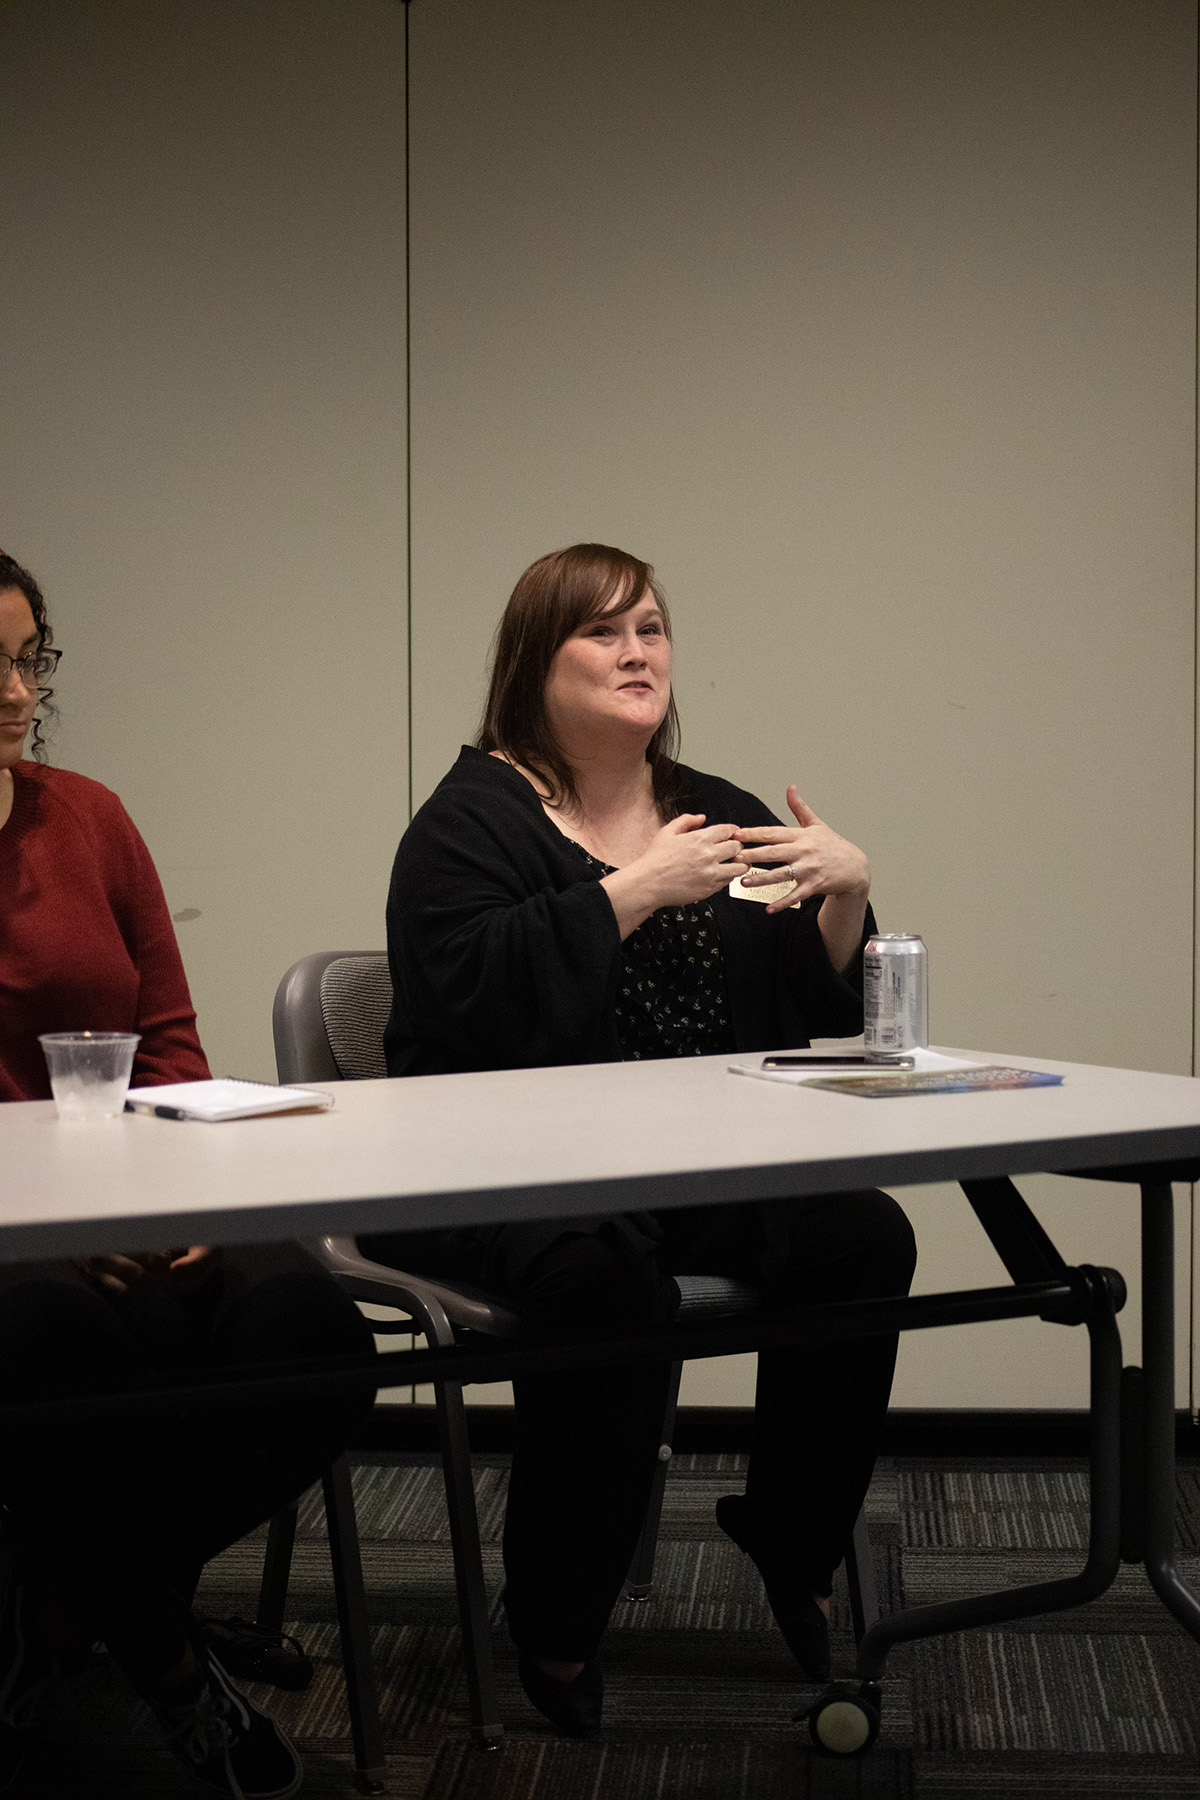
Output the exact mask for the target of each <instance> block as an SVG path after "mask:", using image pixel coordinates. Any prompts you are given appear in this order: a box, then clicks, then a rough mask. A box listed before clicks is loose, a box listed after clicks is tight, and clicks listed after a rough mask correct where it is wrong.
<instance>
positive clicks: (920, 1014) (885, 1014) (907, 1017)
mask: <svg viewBox="0 0 1200 1800" xmlns="http://www.w3.org/2000/svg"><path fill="white" fill-rule="evenodd" d="M863 1013H864V1030H863V1048H864V1049H865V1050H866V1051H867V1052H868V1054H869V1053H870V1052H871V1051H872V1050H874V1051H879V1052H886V1053H891V1052H892V1051H895V1050H923V1049H924V1048H925V1046H926V1045H927V1044H928V1042H929V958H928V957H927V956H926V954H925V945H924V943H923V942H922V940H921V939H920V938H919V937H917V936H916V934H915V933H911V932H899V931H897V932H885V933H883V934H881V935H880V936H879V937H873V938H869V939H868V940H867V947H866V949H865V950H864V951H863Z"/></svg>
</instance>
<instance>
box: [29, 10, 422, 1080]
mask: <svg viewBox="0 0 1200 1800" xmlns="http://www.w3.org/2000/svg"><path fill="white" fill-rule="evenodd" d="M0 64H2V66H3V71H4V103H3V109H2V113H0V154H2V157H3V163H2V168H0V242H2V244H3V259H4V265H3V266H4V273H3V280H2V281H0V345H2V346H3V356H4V365H3V389H2V401H3V411H2V416H3V433H2V439H0V543H3V544H4V546H5V548H6V549H8V550H9V551H10V552H11V553H12V554H15V555H16V556H18V557H19V558H20V559H21V560H23V561H25V562H27V563H28V565H29V566H30V567H31V568H32V569H33V570H34V571H35V573H36V574H37V575H38V576H39V578H40V580H41V582H42V585H43V588H44V589H45V592H46V595H47V598H48V601H49V604H50V607H51V611H52V618H53V622H54V626H55V632H56V635H57V639H58V642H59V643H60V644H61V645H62V647H63V650H64V657H63V662H62V668H61V672H60V681H59V695H60V699H61V704H62V724H61V728H60V730H59V732H58V734H57V738H56V741H55V758H56V760H58V761H60V762H61V763H63V764H65V765H67V766H68V767H72V768H77V769H81V770H83V771H84V772H85V773H87V774H90V775H94V776H96V777H97V778H98V779H99V780H101V781H104V782H107V783H108V784H109V785H110V786H112V787H114V788H115V789H116V790H117V791H118V792H119V793H120V794H121V796H122V798H123V799H124V801H125V803H126V805H127V806H128V808H129V810H130V812H131V813H132V814H133V817H134V819H135V820H136V821H137V823H138V825H139V826H140V828H141V830H142V832H143V834H144V835H145V837H146V839H147V841H148V843H149V845H150V848H151V851H152V852H153V854H154V857H155V860H156V861H157V863H158V867H159V870H160V872H161V874H162V877H163V882H164V885H165V887H166V891H167V897H168V900H169V902H170V904H171V908H172V911H173V912H174V913H175V915H176V918H177V920H178V921H179V922H178V924H177V930H178V934H179V940H180V944H181V947H182V949H183V953H184V957H185V960H186V963H187V968H188V974H189V976H190V979H191V983H192V991H193V994H194V996H195V999H196V1002H197V1006H198V1009H199V1015H200V1028H201V1033H202V1035H203V1038H204V1042H205V1045H206V1047H207V1049H208V1051H209V1055H210V1058H211V1060H212V1061H213V1063H214V1066H215V1067H217V1068H218V1069H219V1070H220V1071H221V1072H225V1073H229V1074H238V1075H251V1076H264V1077H269V1078H271V1079H274V1056H273V1053H272V1049H271V1033H270V1008H271V996H272V994H273V992H274V988H275V984H276V982H277V980H278V978H279V976H280V975H281V974H282V972H283V970H284V969H285V968H286V967H287V966H288V964H289V963H291V962H292V961H294V960H295V958H296V957H297V956H300V955H303V954H304V953H305V952H307V951H309V950H313V949H318V948H322V947H329V948H332V947H337V946H344V947H358V946H361V945H371V944H375V943H378V942H380V941H381V934H382V926H381V911H382V899H381V896H382V894H383V891H384V888H385V886H386V881H387V872H388V869H389V866H390V861H391V855H392V852H393V851H394V849H395V840H396V838H397V837H398V835H399V832H400V830H401V828H402V825H403V822H404V818H405V816H406V810H407V721H406V702H405V685H406V677H405V655H406V638H407V592H406V582H407V570H406V560H407V558H406V543H405V535H406V517H405V504H406V499H405V489H406V465H405V313H404V308H405V260H404V15H403V11H402V10H401V8H399V7H398V6H396V5H395V4H394V3H393V0H104V4H103V5H97V4H95V0H53V3H52V4H51V5H46V4H45V3H44V0H3V4H0Z"/></svg>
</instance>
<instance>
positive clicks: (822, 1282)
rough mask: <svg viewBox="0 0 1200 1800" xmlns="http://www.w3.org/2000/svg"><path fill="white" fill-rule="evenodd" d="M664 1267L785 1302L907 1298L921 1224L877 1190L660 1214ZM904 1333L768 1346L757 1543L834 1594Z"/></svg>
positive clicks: (750, 1478)
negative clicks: (741, 1282)
mask: <svg viewBox="0 0 1200 1800" xmlns="http://www.w3.org/2000/svg"><path fill="white" fill-rule="evenodd" d="M662 1223H663V1227H664V1231H665V1234H666V1235H665V1241H664V1243H663V1245H662V1246H661V1249H660V1253H659V1254H660V1261H662V1262H663V1263H664V1265H665V1266H666V1267H668V1268H671V1269H672V1270H673V1271H674V1272H675V1273H677V1274H686V1273H696V1274H700V1273H706V1274H731V1275H739V1276H741V1277H743V1278H744V1279H745V1280H748V1281H750V1282H752V1283H754V1284H755V1285H757V1286H758V1287H759V1288H760V1289H761V1291H762V1292H763V1295H764V1298H765V1299H767V1300H769V1301H770V1302H771V1303H772V1304H773V1305H784V1304H788V1303H791V1302H794V1303H795V1304H796V1305H797V1306H811V1305H819V1304H823V1303H828V1302H832V1301H836V1300H859V1299H872V1298H879V1297H883V1296H886V1295H891V1294H906V1293H907V1292H908V1289H909V1286H910V1285H911V1282H912V1277H913V1271H914V1269H915V1267H916V1244H915V1241H914V1238H913V1233H912V1227H911V1226H910V1225H909V1222H908V1220H907V1218H906V1217H905V1215H904V1212H903V1211H902V1209H901V1208H900V1206H899V1205H898V1204H897V1203H896V1201H895V1200H893V1199H892V1198H891V1196H890V1195H889V1194H885V1193H882V1192H881V1191H880V1190H879V1189H876V1188H871V1189H865V1190H862V1191H859V1192H855V1193H849V1194H831V1195H815V1196H812V1197H809V1198H805V1199H794V1200H786V1201H760V1202H755V1203H752V1204H751V1205H749V1206H722V1207H713V1208H692V1209H688V1210H687V1211H686V1212H685V1213H682V1214H680V1215H679V1216H678V1218H676V1217H674V1216H673V1215H671V1214H665V1213H664V1214H663V1215H662ZM897 1341H898V1340H897V1338H896V1336H895V1334H894V1333H893V1334H891V1335H889V1336H887V1337H876V1338H860V1339H858V1340H856V1341H850V1342H841V1343H836V1344H829V1345H823V1344H814V1345H806V1346H802V1347H797V1348H795V1349H791V1348H781V1349H774V1350H763V1351H760V1352H759V1358H758V1385H757V1390H756V1394H755V1407H754V1433H753V1438H752V1442H751V1453H750V1466H749V1471H748V1474H747V1479H746V1497H747V1500H748V1502H749V1505H750V1510H751V1516H752V1519H753V1528H754V1531H755V1535H756V1536H760V1537H761V1538H763V1539H765V1540H766V1541H769V1542H770V1543H771V1544H772V1545H773V1546H775V1547H776V1549H777V1550H783V1551H785V1552H786V1554H788V1555H794V1557H795V1559H796V1564H797V1572H798V1574H799V1575H800V1576H801V1577H802V1578H803V1579H804V1580H805V1581H806V1582H808V1583H809V1584H810V1585H811V1587H812V1590H813V1591H814V1592H815V1593H828V1592H829V1589H830V1587H831V1585H832V1579H833V1571H834V1569H835V1568H836V1567H837V1566H838V1564H839V1563H840V1562H841V1561H842V1559H843V1557H844V1556H845V1554H846V1550H847V1548H848V1546H849V1542H850V1537H851V1534H852V1532H853V1530H854V1521H855V1519H856V1518H857V1517H858V1512H859V1508H860V1507H861V1505H862V1502H863V1499H864V1497H865V1495H866V1491H867V1486H868V1484H869V1482H870V1479H871V1470H872V1468H873V1467H874V1463H875V1455H876V1450H877V1448H878V1444H879V1433H880V1428H881V1426H882V1423H883V1418H884V1414H885V1413H886V1411H887V1404H888V1397H889V1395H890V1393H891V1385H892V1375H893V1372H894V1370H895V1366H896V1347H897Z"/></svg>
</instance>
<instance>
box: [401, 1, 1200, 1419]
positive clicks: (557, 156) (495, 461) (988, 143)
mask: <svg viewBox="0 0 1200 1800" xmlns="http://www.w3.org/2000/svg"><path fill="white" fill-rule="evenodd" d="M411 53H412V64H411V88H410V93H411V114H410V117H411V143H412V196H413V213H412V339H413V388H412V416H413V437H412V447H413V448H412V456H413V460H412V481H413V537H412V545H413V652H414V661H415V667H416V668H417V669H419V670H420V671H421V680H420V682H419V683H418V687H417V692H416V696H415V700H414V719H413V724H414V777H415V786H416V790H417V797H418V798H420V797H421V796H422V795H423V794H424V793H426V792H427V791H428V790H429V788H430V787H431V786H432V785H433V783H434V782H435V781H436V780H437V779H438V777H439V776H440V774H441V773H442V772H443V770H444V769H445V767H446V766H447V764H448V762H449V761H450V760H451V758H452V756H453V755H454V752H455V749H456V746H457V744H458V743H459V742H460V741H461V739H462V738H463V737H464V736H465V735H467V734H468V733H469V732H470V731H471V729H472V726H473V723H474V720H475V717H476V712H477V707H478V699H479V694H480V683H481V673H482V665H483V660H484V654H485V651H486V647H487V643H488V638H489V635H490V632H491V629H492V626H493V624H494V621H495V618H496V615H497V613H498V611H499V608H500V606H501V604H502V602H503V599H504V596H505V595H506V593H507V591H508V589H509V587H510V586H511V584H512V581H513V578H514V577H515V575H516V574H517V573H518V572H519V570H520V569H521V568H522V567H523V566H524V565H525V564H526V563H527V562H529V561H530V560H531V559H532V557H533V556H535V555H537V554H538V553H540V552H541V551H543V550H546V549H549V548H551V547H553V546H554V545H556V544H561V543H565V542H570V541H572V540H577V539H580V538H599V539H602V540H608V541H612V542H618V543H622V544H625V545H628V546H629V547H630V548H632V549H634V550H636V551H637V552H638V553H639V554H640V555H643V556H646V557H648V558H650V559H651V560H652V561H653V562H655V563H656V564H657V566H658V569H659V573H660V575H661V576H662V578H663V580H664V582H665V584H666V587H667V591H668V594H669V596H670V598H671V600H672V602H673V604H674V607H675V615H676V622H677V627H678V638H679V681H678V689H679V699H680V707H681V711H682V715H683V721H684V753H685V757H687V759H688V760H691V761H694V762H696V763H698V764H699V765H700V766H702V767H708V768H715V769H719V770H720V771H722V772H723V773H725V774H727V775H729V776H731V777H733V778H734V779H735V780H737V781H740V782H742V783H743V784H744V785H746V786H747V787H750V788H752V789H754V790H755V791H757V792H758V793H760V794H762V795H763V796H764V798H767V799H768V800H770V801H771V802H773V803H774V804H775V805H776V806H777V807H778V806H781V805H782V800H783V790H784V787H785V785H786V783H787V781H788V780H789V779H792V778H795V779H797V780H798V781H799V782H800V783H801V786H802V791H803V792H804V793H805V794H806V795H807V796H808V798H809V799H810V800H811V802H812V804H813V805H814V806H815V807H816V808H817V810H818V811H819V812H820V813H821V814H822V815H823V816H824V817H826V818H828V819H829V820H830V821H831V822H832V823H834V824H836V825H837V827H838V828H839V829H840V830H842V831H844V832H846V833H847V834H848V835H850V836H852V837H854V838H855V839H857V840H858V841H859V842H861V843H862V844H864V845H865V846H866V847H867V848H868V850H869V852H870V854H871V856H872V858H873V861H874V863H875V867H876V896H877V905H878V909H879V913H880V916H881V918H882V919H883V920H885V921H886V923H887V924H888V925H889V926H891V927H892V928H906V929H918V930H920V931H922V932H923V933H924V934H925V936H926V938H927V940H928V942H929V945H930V954H931V968H932V990H933V1019H934V1028H935V1035H936V1036H937V1037H938V1038H939V1039H940V1040H941V1041H942V1042H947V1043H965V1044H974V1045H979V1046H982V1047H995V1048H997V1049H1000V1050H1005V1049H1010V1050H1020V1051H1025V1052H1027V1053H1030V1054H1033V1055H1037V1054H1043V1055H1059V1056H1064V1057H1078V1058H1080V1059H1089V1058H1090V1059H1093V1060H1099V1061H1107V1062H1114V1063H1123V1064H1129V1065H1133V1066H1141V1067H1147V1068H1162V1069H1169V1070H1184V1069H1187V1068H1188V1067H1189V1058H1190V1053H1191V1019H1192V1006H1191V980H1190V970H1191V966H1192V939H1191V933H1192V892H1193V883H1192V832H1193V816H1194V812H1193V768H1192V719H1193V700H1194V671H1193V666H1192V645H1193V628H1194V601H1193V570H1194V538H1193V472H1194V453H1193V444H1194V407H1193V371H1194V350H1193V346H1194V317H1195V315H1194V308H1195V282H1194V263H1193V258H1194V195H1195V186H1194V180H1195V81H1194V69H1195V58H1194V18H1193V12H1192V8H1191V7H1190V6H1188V5H1186V4H1182V3H1180V0H1163V3H1146V4H1139V5H1137V6H1134V7H1131V6H1129V5H1127V4H1125V0H1111V3H1105V0H1087V3H1086V4H1065V3H1063V0H1038V3H1037V4H1028V5H1026V4H1019V3H1016V0H1006V3H1004V4H996V0H979V3H978V4H969V3H967V4H964V3H963V0H936V3H933V0H931V3H929V4H902V5H897V4H896V3H895V0H861V3H860V4H856V5H854V6H841V7H838V6H833V7H830V6H827V5H818V4H808V3H802V0H798V3H796V4H790V5H784V6H781V5H779V4H778V3H777V0H741V3H739V4H737V5H733V4H731V3H730V0H688V4H686V5H681V4H673V3H670V0H662V3H651V4H647V3H646V0H636V3H629V4H622V3H620V0H609V3H607V4H604V5H590V6H582V5H571V4H567V5H564V4H562V0H521V3H520V4H515V3H514V0H439V3H438V4H435V5H424V6H422V5H420V4H418V5H416V6H414V8H413V11H412V40H411ZM617 1128H618V1122H616V1121H614V1129H617ZM1034 1191H1036V1192H1037V1195H1038V1200H1039V1205H1040V1206H1041V1207H1042V1208H1043V1211H1044V1216H1045V1217H1046V1219H1047V1222H1048V1223H1050V1224H1051V1225H1052V1227H1053V1228H1054V1229H1055V1230H1056V1231H1058V1232H1060V1233H1061V1235H1062V1240H1063V1243H1064V1247H1065V1248H1067V1249H1068V1250H1069V1251H1070V1252H1071V1253H1073V1254H1077V1255H1079V1256H1081V1257H1082V1256H1086V1257H1089V1258H1090V1259H1091V1260H1096V1261H1102V1260H1111V1261H1113V1262H1116V1263H1117V1264H1118V1265H1119V1266H1121V1267H1122V1268H1124V1269H1126V1270H1128V1271H1130V1272H1131V1273H1132V1272H1133V1271H1135V1270H1136V1266H1137V1251H1136V1234H1135V1231H1134V1215H1133V1209H1132V1207H1131V1206H1130V1204H1129V1202H1128V1199H1127V1198H1126V1197H1121V1196H1114V1195H1111V1194H1109V1193H1107V1192H1105V1191H1103V1190H1097V1189H1095V1188H1087V1187H1083V1186H1082V1185H1081V1186H1079V1187H1078V1188H1077V1189H1076V1190H1074V1191H1073V1190H1072V1188H1071V1186H1070V1184H1067V1183H1065V1182H1057V1183H1055V1182H1051V1181H1045V1182H1042V1183H1038V1184H1034ZM910 1198H911V1210H912V1213H913V1218H914V1222H915V1224H916V1225H917V1229H918V1234H919V1238H920V1244H921V1270H920V1276H919V1280H920V1284H921V1285H922V1286H923V1287H925V1288H933V1287H939V1286H957V1285H961V1284H962V1283H963V1282H964V1281H966V1280H970V1279H976V1278H978V1279H983V1280H991V1279H1001V1278H1002V1277H1001V1273H1000V1270H999V1265H998V1263H997V1261H996V1259H995V1257H994V1256H993V1255H992V1253H991V1251H990V1249H989V1247H988V1245H987V1243H986V1241H985V1240H984V1239H983V1237H982V1234H981V1233H980V1232H979V1229H978V1227H977V1226H976V1225H975V1224H974V1221H973V1220H972V1219H971V1217H970V1215H969V1214H966V1211H965V1208H964V1206H963V1203H962V1200H961V1197H960V1196H958V1195H957V1193H956V1192H955V1191H954V1190H929V1189H926V1190H922V1191H921V1192H920V1193H917V1194H914V1195H912V1196H911V1197H910ZM1136 1316H1137V1308H1136V1295H1135V1299H1134V1304H1133V1305H1132V1306H1131V1309H1130V1312H1129V1313H1128V1314H1127V1324H1129V1325H1134V1324H1136ZM1184 1324H1185V1327H1186V1319H1185V1321H1184ZM1047 1332H1048V1328H1046V1327H1039V1326H1037V1325H1030V1324H1016V1325H1006V1326H998V1327H995V1328H992V1329H986V1330H985V1329H982V1328H976V1327H972V1328H970V1330H964V1331H962V1332H954V1333H947V1332H938V1333H932V1334H929V1335H928V1336H926V1337H924V1338H921V1339H909V1340H906V1342H905V1347H904V1353H903V1357H902V1364H901V1377H900V1382H899V1385H898V1392H897V1399H898V1401H900V1402H901V1403H908V1404H926V1403H940V1402H947V1403H948V1402H953V1403H958V1404H975V1405H981V1404H982V1405H986V1404H996V1405H1002V1404H1007V1405H1023V1404H1028V1405H1036V1404H1042V1405H1044V1404H1059V1405H1069V1404H1076V1403H1078V1402H1079V1401H1080V1400H1081V1399H1082V1397H1083V1391H1084V1390H1083V1376H1084V1367H1085V1360H1084V1346H1083V1344H1082V1343H1081V1342H1080V1343H1076V1342H1075V1341H1074V1340H1073V1339H1072V1338H1070V1337H1069V1336H1068V1335H1067V1334H1065V1333H1063V1332H1061V1331H1060V1332H1057V1333H1053V1334H1051V1335H1052V1336H1053V1344H1052V1345H1051V1344H1050V1343H1049V1340H1048V1336H1047ZM720 1374H721V1379H720V1383H719V1385H718V1384H717V1371H715V1370H706V1369H693V1370H692V1371H690V1372H689V1380H688V1387H687V1388H686V1389H685V1396H687V1397H690V1398H692V1399H697V1398H700V1397H702V1396H703V1397H707V1398H716V1397H718V1396H724V1397H725V1398H728V1399H744V1398H746V1397H747V1395H748V1391H749V1390H748V1378H749V1377H748V1369H747V1368H746V1367H745V1366H743V1367H742V1368H741V1369H740V1370H739V1369H737V1368H736V1367H735V1366H731V1365H728V1364H726V1365H723V1367H722V1370H721V1371H720ZM1181 1380H1183V1381H1186V1377H1185V1376H1183V1377H1181Z"/></svg>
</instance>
